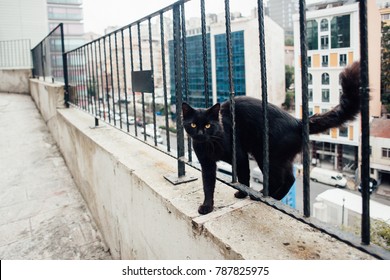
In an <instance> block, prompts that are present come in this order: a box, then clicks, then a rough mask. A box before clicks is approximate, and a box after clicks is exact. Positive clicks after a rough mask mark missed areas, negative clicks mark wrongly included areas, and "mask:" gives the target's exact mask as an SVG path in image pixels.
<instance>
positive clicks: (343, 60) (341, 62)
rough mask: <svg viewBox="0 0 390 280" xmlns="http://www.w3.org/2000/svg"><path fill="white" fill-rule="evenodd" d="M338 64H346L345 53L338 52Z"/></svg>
mask: <svg viewBox="0 0 390 280" xmlns="http://www.w3.org/2000/svg"><path fill="white" fill-rule="evenodd" d="M339 64H340V66H346V65H347V55H346V54H340V58H339Z"/></svg>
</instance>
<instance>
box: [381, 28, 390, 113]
mask: <svg viewBox="0 0 390 280" xmlns="http://www.w3.org/2000/svg"><path fill="white" fill-rule="evenodd" d="M381 84H382V92H381V100H382V104H383V105H384V106H385V107H386V109H387V112H390V26H387V25H384V23H383V22H382V71H381Z"/></svg>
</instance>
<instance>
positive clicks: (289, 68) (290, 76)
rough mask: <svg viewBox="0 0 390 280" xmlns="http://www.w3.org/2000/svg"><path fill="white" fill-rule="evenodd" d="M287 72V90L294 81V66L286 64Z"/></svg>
mask: <svg viewBox="0 0 390 280" xmlns="http://www.w3.org/2000/svg"><path fill="white" fill-rule="evenodd" d="M285 67H286V68H285V73H286V90H288V89H289V88H290V86H291V84H292V83H293V82H294V67H293V66H289V65H286V66H285Z"/></svg>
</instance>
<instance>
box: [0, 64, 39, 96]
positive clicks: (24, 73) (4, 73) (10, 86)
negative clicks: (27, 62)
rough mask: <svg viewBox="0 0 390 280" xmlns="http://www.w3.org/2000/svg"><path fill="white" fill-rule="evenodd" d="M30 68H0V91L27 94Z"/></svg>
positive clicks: (28, 91) (30, 73)
mask: <svg viewBox="0 0 390 280" xmlns="http://www.w3.org/2000/svg"><path fill="white" fill-rule="evenodd" d="M31 75H32V72H31V69H0V92H7V93H20V94H29V93H30V88H29V79H30V78H31Z"/></svg>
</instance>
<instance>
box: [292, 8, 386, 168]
mask: <svg viewBox="0 0 390 280" xmlns="http://www.w3.org/2000/svg"><path fill="white" fill-rule="evenodd" d="M368 4H369V9H368V34H369V39H368V41H369V57H370V59H369V73H370V76H369V84H370V96H371V100H370V115H371V116H375V117H379V116H380V114H381V103H380V34H381V33H380V32H381V31H380V30H381V23H380V16H379V12H378V9H377V8H376V5H375V2H374V1H369V3H368ZM306 18H307V41H308V54H307V55H308V64H309V65H308V67H309V69H308V70H309V71H308V72H309V114H310V115H312V114H318V113H324V112H326V111H328V110H330V109H332V108H333V107H335V106H337V105H338V103H339V98H340V92H341V86H340V84H339V74H340V72H341V71H342V70H343V69H344V67H346V66H348V65H350V64H352V63H353V62H354V61H357V60H359V57H360V39H359V3H358V2H355V1H353V0H352V1H351V0H328V1H323V2H321V3H320V4H314V5H311V6H308V11H307V14H306ZM294 41H295V46H297V49H296V52H295V65H296V67H295V88H296V92H295V104H296V113H295V115H296V117H298V118H301V117H302V105H301V104H302V92H301V67H300V63H301V62H300V61H301V57H300V50H299V16H298V15H294ZM310 140H311V142H312V158H313V163H315V164H317V165H320V166H324V165H327V164H328V165H329V164H330V166H327V167H330V168H333V169H337V170H344V171H348V170H349V171H351V172H352V171H353V170H355V169H356V168H358V147H359V144H360V120H359V118H358V119H357V120H356V121H353V122H349V123H347V124H346V125H344V126H343V127H340V128H334V129H331V130H329V131H327V132H325V133H322V134H318V135H311V136H310Z"/></svg>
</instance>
